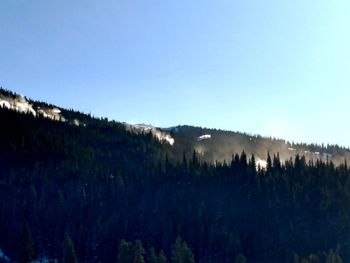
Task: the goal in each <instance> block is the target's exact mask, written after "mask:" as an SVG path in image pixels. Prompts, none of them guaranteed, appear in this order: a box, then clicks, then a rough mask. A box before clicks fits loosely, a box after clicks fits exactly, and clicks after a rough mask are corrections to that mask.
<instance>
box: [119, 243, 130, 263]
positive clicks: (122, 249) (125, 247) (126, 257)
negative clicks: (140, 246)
mask: <svg viewBox="0 0 350 263" xmlns="http://www.w3.org/2000/svg"><path fill="white" fill-rule="evenodd" d="M132 260H133V251H132V245H131V243H130V242H127V241H126V240H125V239H122V240H121V241H120V242H119V247H118V260H117V263H131V262H132Z"/></svg>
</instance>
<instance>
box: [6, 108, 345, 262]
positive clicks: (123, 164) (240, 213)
mask: <svg viewBox="0 0 350 263" xmlns="http://www.w3.org/2000/svg"><path fill="white" fill-rule="evenodd" d="M0 120H1V123H2V126H1V129H0V248H1V249H2V251H4V252H5V253H6V255H8V256H9V257H10V258H12V259H14V260H18V261H19V262H26V261H30V260H32V259H34V258H40V257H45V256H46V257H49V258H53V259H58V260H59V261H61V260H63V262H107V263H108V262H118V263H124V262H125V263H128V262H135V263H136V262H137V263H142V262H146V263H147V262H152V263H155V262H157V263H165V262H174V263H175V262H176V263H177V262H179V263H187V262H189V263H192V262H208V263H211V262H212V263H215V262H218V263H219V262H220V263H221V262H291V263H292V262H336V263H338V262H339V263H340V262H348V261H350V253H349V251H350V236H349V235H348V233H349V231H350V174H349V169H348V167H347V164H346V163H344V164H342V165H340V166H335V165H334V164H333V163H332V162H331V161H321V160H314V161H310V162H308V161H306V159H305V157H304V156H299V155H297V156H296V157H295V158H294V159H291V160H289V161H286V162H282V161H281V160H280V159H279V155H278V154H277V153H275V154H274V153H270V154H269V160H267V164H268V165H267V168H266V169H261V168H258V169H257V168H256V161H255V158H254V156H249V155H247V154H246V153H245V152H242V153H240V154H234V153H235V152H234V149H233V151H232V154H234V155H233V158H232V160H228V161H227V162H216V163H215V164H212V163H209V162H206V161H203V160H201V158H200V156H199V155H198V153H197V152H196V151H193V149H192V151H191V152H190V151H185V152H181V153H174V152H172V151H171V149H170V147H169V146H167V145H165V144H162V143H160V142H158V141H157V140H155V139H154V138H153V136H152V135H150V134H133V133H131V132H129V131H127V130H126V129H125V127H124V126H123V125H121V124H119V123H115V122H109V121H107V120H103V119H94V118H91V119H89V120H88V119H86V122H87V123H88V125H87V126H86V127H76V126H72V125H70V124H68V123H61V122H55V121H51V120H47V119H44V118H38V117H33V116H31V115H25V114H18V113H16V112H13V111H9V110H6V109H0ZM67 233H69V235H68V234H67Z"/></svg>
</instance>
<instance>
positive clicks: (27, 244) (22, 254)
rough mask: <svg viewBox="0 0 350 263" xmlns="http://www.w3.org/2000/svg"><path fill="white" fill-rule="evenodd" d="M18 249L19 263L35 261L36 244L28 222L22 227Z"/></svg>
mask: <svg viewBox="0 0 350 263" xmlns="http://www.w3.org/2000/svg"><path fill="white" fill-rule="evenodd" d="M18 247H19V253H18V260H19V262H21V263H22V262H23V263H27V262H30V261H32V260H33V259H34V256H35V250H34V243H33V239H32V233H31V230H30V227H29V225H28V223H27V222H24V223H23V225H22V230H21V234H20V237H19V246H18Z"/></svg>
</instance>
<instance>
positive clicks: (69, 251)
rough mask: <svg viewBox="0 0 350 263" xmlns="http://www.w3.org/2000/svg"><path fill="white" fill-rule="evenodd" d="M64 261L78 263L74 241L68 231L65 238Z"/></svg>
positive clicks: (65, 262) (64, 262)
mask: <svg viewBox="0 0 350 263" xmlns="http://www.w3.org/2000/svg"><path fill="white" fill-rule="evenodd" d="M62 262H63V263H78V259H77V255H76V253H75V249H74V243H73V240H72V239H71V237H70V236H69V234H67V233H66V235H65V239H64V250H63V260H62Z"/></svg>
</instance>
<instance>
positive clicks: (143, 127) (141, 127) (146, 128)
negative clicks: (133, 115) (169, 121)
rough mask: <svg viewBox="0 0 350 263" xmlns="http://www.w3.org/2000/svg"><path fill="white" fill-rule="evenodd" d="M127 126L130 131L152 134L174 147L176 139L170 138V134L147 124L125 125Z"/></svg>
mask: <svg viewBox="0 0 350 263" xmlns="http://www.w3.org/2000/svg"><path fill="white" fill-rule="evenodd" d="M125 126H126V128H127V129H128V130H130V131H133V132H136V133H148V132H151V133H152V135H153V136H154V137H155V138H156V139H157V140H158V141H160V142H166V143H169V144H170V145H171V146H173V145H174V143H175V139H174V138H172V137H171V136H170V134H168V133H166V132H164V131H162V130H160V129H158V128H156V127H154V126H152V125H147V124H135V125H132V124H127V123H125Z"/></svg>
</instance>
